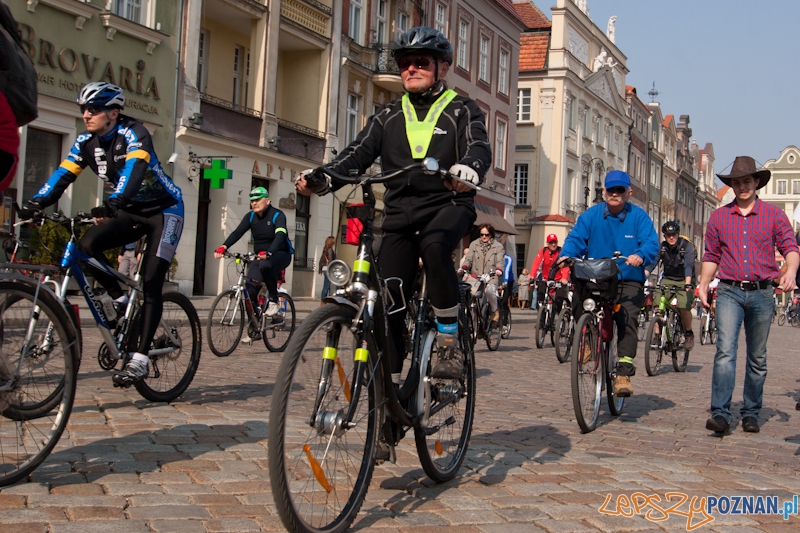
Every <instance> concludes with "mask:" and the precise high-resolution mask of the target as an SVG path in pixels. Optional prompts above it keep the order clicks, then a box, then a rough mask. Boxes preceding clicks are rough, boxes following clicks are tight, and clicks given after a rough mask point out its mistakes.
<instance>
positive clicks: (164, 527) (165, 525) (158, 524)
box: [148, 520, 206, 533]
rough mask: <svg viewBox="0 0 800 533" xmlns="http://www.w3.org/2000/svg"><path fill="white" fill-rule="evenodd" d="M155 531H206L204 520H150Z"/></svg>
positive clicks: (150, 524) (179, 532)
mask: <svg viewBox="0 0 800 533" xmlns="http://www.w3.org/2000/svg"><path fill="white" fill-rule="evenodd" d="M148 525H149V526H150V529H151V530H152V531H153V533H206V527H205V525H203V521H202V520H150V521H149V522H148Z"/></svg>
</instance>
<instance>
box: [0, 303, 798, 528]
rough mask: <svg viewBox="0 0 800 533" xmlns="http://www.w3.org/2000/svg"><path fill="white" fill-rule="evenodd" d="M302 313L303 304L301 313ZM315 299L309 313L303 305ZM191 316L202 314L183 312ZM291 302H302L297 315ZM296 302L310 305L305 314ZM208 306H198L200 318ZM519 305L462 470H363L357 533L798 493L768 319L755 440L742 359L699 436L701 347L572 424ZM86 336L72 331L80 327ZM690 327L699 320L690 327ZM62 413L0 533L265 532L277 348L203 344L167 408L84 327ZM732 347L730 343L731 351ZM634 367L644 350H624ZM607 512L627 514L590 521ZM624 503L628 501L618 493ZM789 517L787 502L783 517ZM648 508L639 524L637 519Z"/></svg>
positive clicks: (493, 365)
mask: <svg viewBox="0 0 800 533" xmlns="http://www.w3.org/2000/svg"><path fill="white" fill-rule="evenodd" d="M309 304H311V302H309ZM313 305H316V304H315V303H314V304H313ZM198 307H200V305H199V304H198ZM298 307H302V306H298ZM306 307H308V308H310V307H313V306H310V305H307V306H306ZM206 312H207V311H204V310H202V309H201V310H200V315H201V316H204V315H205V314H206ZM534 316H535V313H534V312H532V311H517V310H515V311H514V318H515V324H514V329H513V331H512V335H511V338H510V339H508V340H504V341H503V342H502V344H501V346H500V350H499V351H498V352H489V351H487V350H486V349H485V347H484V346H480V349H479V351H478V352H477V360H478V368H479V370H478V391H477V392H478V399H477V414H476V417H475V428H474V432H473V436H472V442H471V445H470V451H469V456H468V458H467V460H466V461H465V463H464V467H463V468H462V470H461V475H460V476H459V477H458V478H456V479H455V480H453V481H451V482H449V483H446V484H444V485H438V486H437V485H435V484H433V483H432V482H431V481H430V480H429V479H427V478H426V476H425V475H424V473H423V471H422V469H421V467H420V465H419V461H418V460H417V458H416V451H415V448H414V445H413V438H406V439H405V440H404V441H403V442H402V443H401V445H400V447H399V449H398V460H397V464H395V465H391V464H384V465H383V466H381V467H378V468H376V470H375V477H374V479H373V481H372V486H371V488H370V491H369V493H368V494H367V501H366V503H365V504H364V506H363V508H362V512H361V513H360V515H359V518H358V520H357V521H356V523H355V525H354V530H357V531H383V532H387V533H388V532H394V531H399V532H431V531H440V530H441V531H444V530H445V529H446V528H448V529H449V528H455V527H457V528H458V531H459V533H472V532H487V533H492V532H504V533H505V532H511V533H514V532H517V531H519V532H539V531H546V532H593V531H604V532H616V531H673V530H686V529H687V520H690V521H691V526H690V527H694V526H696V525H697V524H698V523H700V522H702V521H703V520H704V519H705V517H704V516H703V515H702V513H700V511H699V507H700V504H699V503H696V504H695V507H696V511H695V513H694V514H693V515H692V516H691V517H689V518H687V515H688V514H689V513H688V511H689V506H690V502H686V503H684V504H683V505H682V506H681V507H680V508H679V509H678V511H680V512H682V513H684V514H683V515H681V514H677V513H674V512H673V513H670V516H669V518H668V519H666V520H662V521H657V520H658V519H659V518H661V519H663V518H664V515H663V514H659V513H658V512H656V511H655V509H654V507H652V506H650V507H647V506H644V505H640V507H639V509H638V512H635V510H634V509H632V508H630V509H629V506H627V505H626V497H627V496H631V495H633V494H634V493H637V492H638V493H640V494H643V495H646V496H652V495H658V496H659V497H660V498H661V505H662V506H663V508H667V507H669V506H671V505H674V504H675V503H678V500H677V499H676V498H678V497H677V496H672V498H673V499H674V503H673V504H666V503H665V502H664V499H665V498H666V497H667V496H666V495H667V493H671V492H672V493H684V494H686V495H688V497H689V498H691V497H692V496H698V497H703V496H716V497H719V496H722V495H728V496H732V495H766V496H777V497H778V500H779V501H780V507H781V509H783V502H784V501H785V500H790V499H791V498H792V497H793V495H794V494H796V493H800V476H798V474H797V467H796V465H797V459H798V457H797V455H796V454H797V452H798V446H800V430H798V427H797V425H798V424H797V422H798V419H799V418H800V412H797V411H795V401H796V399H797V396H798V388H799V387H800V386H799V385H798V371H797V364H796V361H797V358H798V355H800V354H799V353H798V345H795V344H794V342H796V341H795V339H797V338H798V337H800V330H797V329H793V328H790V327H786V326H785V327H778V326H777V325H774V326H773V329H772V334H771V337H770V341H769V349H770V351H769V369H770V373H769V376H768V378H767V381H766V389H765V394H764V406H765V407H764V409H763V410H762V412H761V418H760V423H761V424H762V430H761V433H758V434H751V433H744V432H743V431H742V430H741V427H740V420H739V416H738V408H739V407H740V405H741V394H742V379H743V369H744V361H743V358H740V361H739V365H738V375H737V386H736V390H735V392H734V405H733V409H732V410H733V411H734V413H735V415H734V420H733V424H732V426H733V429H732V432H731V434H730V435H727V436H725V437H723V438H719V437H715V436H713V434H712V433H711V432H709V431H707V430H706V429H705V421H706V418H707V417H708V411H707V407H708V403H709V398H710V392H709V389H710V381H711V370H712V365H711V362H712V360H713V353H714V347H713V346H701V345H700V343H699V342H698V343H697V345H696V348H695V350H694V351H693V352H692V356H691V358H690V361H689V366H688V369H687V372H686V373H683V374H677V373H675V372H674V371H673V370H672V368H671V365H670V366H669V367H668V368H665V369H662V370H661V372H660V374H659V375H657V376H655V377H647V376H646V373H645V371H644V363H643V361H642V359H641V357H640V358H639V360H638V362H637V365H638V367H639V374H638V375H637V376H636V377H635V378H633V385H634V388H635V395H634V396H633V397H631V398H630V399H628V400H627V401H626V402H625V406H624V409H623V414H622V416H620V417H617V418H615V417H612V416H611V415H610V414H609V413H608V410H607V407H606V404H605V399H604V400H603V404H602V405H601V415H600V421H599V425H598V428H597V430H595V431H594V432H593V433H590V434H585V435H583V434H581V433H580V431H579V429H578V426H577V423H576V422H575V419H574V415H573V409H572V400H571V393H570V381H569V364H559V363H558V362H557V361H556V358H555V354H554V350H553V348H552V347H551V346H550V345H549V343H548V344H547V345H546V347H545V348H544V349H542V350H537V349H535V348H533V346H534V341H533V337H532V330H533V324H532V319H533V317H534ZM83 323H84V325H86V324H88V321H86V320H84V322H83ZM695 325H696V328H697V329H699V327H698V326H699V324H698V322H697V321H695ZM83 335H84V339H85V344H86V346H85V350H84V357H83V363H82V367H81V372H80V380H79V382H78V394H77V399H76V402H75V408H74V410H73V413H72V417H71V418H70V421H69V426H68V431H67V433H65V436H64V437H63V438H62V440H61V442H60V443H59V445H58V448H57V449H56V451H55V452H54V453H53V454H52V455H51V456H50V457H49V458H48V460H47V461H46V462H45V463H44V464H43V465H42V466H41V467H40V468H39V469H38V470H37V471H36V472H35V473H34V474H33V475H32V478H31V480H30V481H29V482H26V483H20V484H17V485H15V486H12V487H7V488H5V489H3V490H2V491H1V492H0V532H6V531H13V532H14V533H27V532H57V533H62V532H64V533H65V532H81V533H91V532H109V531H113V532H122V533H127V532H137V533H138V532H159V533H160V532H187V533H189V532H192V533H193V532H198V533H200V532H224V531H232V532H233V531H235V532H249V531H281V530H283V528H282V525H281V523H280V520H279V519H278V517H277V515H276V513H275V510H274V505H273V501H272V494H271V493H270V485H269V480H268V473H267V453H266V450H267V446H268V442H267V439H266V435H267V422H268V417H269V406H270V397H271V392H272V387H273V383H274V377H275V373H276V371H277V368H278V363H279V355H278V354H271V353H268V352H266V351H265V350H264V349H263V345H261V343H256V344H254V345H253V346H252V347H248V346H242V347H240V348H239V349H238V350H237V351H236V352H235V353H234V354H233V355H231V356H230V357H227V358H216V357H214V356H213V354H211V352H210V350H208V348H207V347H205V346H204V349H203V357H202V360H201V362H200V369H199V371H198V373H197V376H196V377H195V380H194V382H193V383H192V385H191V386H190V388H189V390H188V391H187V392H186V394H184V396H183V397H182V398H181V399H180V400H179V401H176V402H175V403H173V404H171V405H165V404H153V403H149V402H147V401H145V400H143V399H142V398H141V397H139V395H138V394H137V393H136V391H135V390H133V389H130V390H124V391H123V390H120V389H115V388H113V387H112V385H111V379H110V376H109V374H108V373H107V372H105V371H103V370H101V369H100V368H99V366H98V365H97V362H96V359H95V357H96V353H97V347H98V344H99V335H98V334H97V333H96V330H94V329H93V328H91V327H85V328H84V332H83ZM743 341H744V339H743V338H742V341H741V342H740V345H742V346H743ZM639 346H640V354H639V355H640V356H641V350H642V344H641V343H640V345H639ZM607 495H611V499H610V501H609V502H608V505H607V506H606V507H605V509H606V510H607V512H608V511H614V512H616V510H617V506H616V502H617V500H618V498H619V497H621V496H622V503H623V505H622V506H621V507H620V508H619V509H620V511H622V512H625V513H626V514H628V515H632V516H613V515H610V514H607V513H601V512H600V509H601V508H603V504H604V500H605V499H606V496H607ZM631 497H632V498H633V499H634V500H635V501H636V502H638V503H639V504H643V503H644V501H645V500H644V497H643V496H638V497H633V496H631ZM795 509H796V508H795ZM648 510H650V511H651V513H650V515H649V517H650V519H648V518H646V517H645V514H646V513H647V511H648ZM711 516H713V517H714V520H713V522H710V523H708V524H705V525H703V526H702V527H701V529H702V530H705V531H715V532H726V533H728V532H733V533H745V532H754V531H767V532H774V533H778V532H789V531H797V530H798V529H800V518H798V517H797V516H796V515H795V516H790V517H789V519H788V520H784V519H783V517H781V516H779V515H775V514H771V515H770V514H759V515H756V514H749V515H743V514H739V515H733V514H728V515H722V514H720V513H712V515H711Z"/></svg>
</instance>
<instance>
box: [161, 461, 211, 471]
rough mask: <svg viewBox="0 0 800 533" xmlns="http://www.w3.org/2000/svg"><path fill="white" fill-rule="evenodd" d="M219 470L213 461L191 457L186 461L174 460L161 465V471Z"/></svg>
mask: <svg viewBox="0 0 800 533" xmlns="http://www.w3.org/2000/svg"><path fill="white" fill-rule="evenodd" d="M215 470H219V467H218V466H217V464H216V463H215V462H214V461H206V460H199V459H192V460H188V461H175V462H172V463H167V464H165V465H163V466H162V467H161V471H162V472H211V471H215Z"/></svg>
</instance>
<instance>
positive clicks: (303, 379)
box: [268, 303, 383, 533]
mask: <svg viewBox="0 0 800 533" xmlns="http://www.w3.org/2000/svg"><path fill="white" fill-rule="evenodd" d="M355 317H356V310H355V309H353V308H351V307H349V306H347V305H340V304H334V303H329V304H327V305H324V306H322V307H319V308H317V309H315V310H314V311H313V312H312V313H311V314H310V315H309V316H308V318H306V319H305V320H304V321H303V324H302V325H301V326H300V327H299V328H298V330H297V332H295V334H294V336H293V337H292V340H291V341H290V342H289V346H288V347H287V348H286V353H285V354H284V356H283V359H282V362H281V365H280V368H279V369H278V374H277V376H276V378H275V390H274V392H273V394H272V408H271V409H270V415H269V426H268V427H269V436H268V437H269V443H270V445H269V447H268V455H269V476H270V483H271V485H272V494H273V497H274V499H275V506H276V508H277V511H278V515H279V516H280V517H281V520H282V521H283V524H284V526H285V527H286V529H287V530H289V531H292V532H320V531H325V532H335V533H339V532H342V531H345V530H346V529H348V528H349V527H350V524H351V523H352V522H353V520H355V518H356V515H357V514H358V511H359V509H360V508H361V505H362V503H363V502H364V497H365V496H366V493H367V489H368V488H369V483H370V480H371V479H372V473H373V469H374V466H375V450H376V446H377V442H378V430H379V428H380V427H381V423H382V422H383V420H381V416H382V413H383V409H382V408H380V407H379V406H378V402H379V400H380V399H381V398H382V397H383V396H382V390H381V380H382V375H381V372H380V371H378V369H376V368H374V367H371V365H372V364H373V363H374V361H373V358H372V357H369V358H368V364H369V365H370V368H367V372H366V374H365V375H364V377H363V378H362V381H361V383H360V385H361V387H360V388H358V389H357V390H358V398H357V401H358V409H357V411H356V413H355V416H354V417H353V420H352V422H351V423H352V426H351V427H345V426H343V425H342V418H343V416H344V415H345V414H346V413H347V411H348V408H349V405H350V401H349V400H348V398H351V394H353V392H354V391H353V389H354V387H355V385H356V384H355V383H354V380H355V379H357V378H356V377H354V370H355V366H354V354H355V351H356V349H358V348H360V347H361V344H360V341H359V337H358V333H354V332H353V331H352V330H351V329H350V326H352V325H353V320H355ZM331 358H333V359H331ZM326 368H327V371H326V373H325V375H323V370H324V369H326ZM322 379H325V380H327V381H326V382H325V383H323V384H322V385H321V380H322ZM354 400H355V398H354ZM315 406H316V411H315Z"/></svg>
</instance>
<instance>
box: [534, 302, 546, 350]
mask: <svg viewBox="0 0 800 533" xmlns="http://www.w3.org/2000/svg"><path fill="white" fill-rule="evenodd" d="M546 324H547V306H546V305H543V306H541V307H540V308H539V316H538V318H537V320H536V327H535V328H534V335H535V339H536V347H537V348H539V349H541V348H542V347H543V346H544V337H545V335H547V328H546V327H545V326H546Z"/></svg>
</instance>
